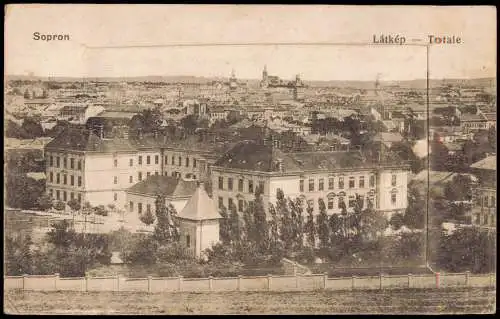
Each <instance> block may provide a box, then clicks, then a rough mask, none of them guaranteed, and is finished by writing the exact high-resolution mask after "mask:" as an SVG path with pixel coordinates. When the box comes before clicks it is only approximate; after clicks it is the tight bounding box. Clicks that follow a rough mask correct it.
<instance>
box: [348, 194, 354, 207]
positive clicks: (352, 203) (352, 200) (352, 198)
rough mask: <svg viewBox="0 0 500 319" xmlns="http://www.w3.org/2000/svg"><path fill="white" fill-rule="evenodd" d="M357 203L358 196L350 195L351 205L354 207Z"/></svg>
mask: <svg viewBox="0 0 500 319" xmlns="http://www.w3.org/2000/svg"><path fill="white" fill-rule="evenodd" d="M355 205H356V197H355V196H352V195H351V196H349V207H354V206H355Z"/></svg>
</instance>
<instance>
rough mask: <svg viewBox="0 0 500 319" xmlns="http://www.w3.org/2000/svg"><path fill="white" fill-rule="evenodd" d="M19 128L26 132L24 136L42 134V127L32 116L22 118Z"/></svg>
mask: <svg viewBox="0 0 500 319" xmlns="http://www.w3.org/2000/svg"><path fill="white" fill-rule="evenodd" d="M21 128H22V129H23V130H24V132H26V136H25V137H24V138H37V137H41V136H43V128H42V125H41V124H40V122H39V121H36V120H35V119H33V118H27V119H25V120H24V122H23V124H22V125H21Z"/></svg>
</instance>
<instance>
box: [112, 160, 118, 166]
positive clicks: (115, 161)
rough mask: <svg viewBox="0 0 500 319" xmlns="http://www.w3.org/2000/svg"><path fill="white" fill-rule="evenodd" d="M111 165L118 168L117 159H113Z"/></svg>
mask: <svg viewBox="0 0 500 319" xmlns="http://www.w3.org/2000/svg"><path fill="white" fill-rule="evenodd" d="M113 165H114V166H115V167H118V160H117V159H115V160H114V161H113Z"/></svg>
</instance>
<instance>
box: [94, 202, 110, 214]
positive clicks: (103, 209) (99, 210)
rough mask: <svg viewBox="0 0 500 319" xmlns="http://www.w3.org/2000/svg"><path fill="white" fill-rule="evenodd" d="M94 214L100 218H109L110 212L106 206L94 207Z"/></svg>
mask: <svg viewBox="0 0 500 319" xmlns="http://www.w3.org/2000/svg"><path fill="white" fill-rule="evenodd" d="M94 213H95V214H96V215H99V216H108V211H107V210H106V207H105V206H104V205H99V206H96V207H94Z"/></svg>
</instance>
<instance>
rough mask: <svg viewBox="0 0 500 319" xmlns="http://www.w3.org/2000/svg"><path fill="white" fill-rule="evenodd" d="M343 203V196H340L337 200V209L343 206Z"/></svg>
mask: <svg viewBox="0 0 500 319" xmlns="http://www.w3.org/2000/svg"><path fill="white" fill-rule="evenodd" d="M344 205H345V203H344V197H342V196H340V197H339V200H338V203H337V207H338V209H342V208H344Z"/></svg>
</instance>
